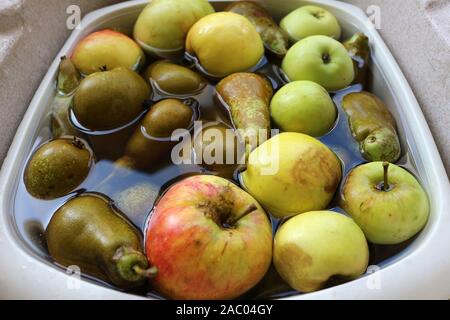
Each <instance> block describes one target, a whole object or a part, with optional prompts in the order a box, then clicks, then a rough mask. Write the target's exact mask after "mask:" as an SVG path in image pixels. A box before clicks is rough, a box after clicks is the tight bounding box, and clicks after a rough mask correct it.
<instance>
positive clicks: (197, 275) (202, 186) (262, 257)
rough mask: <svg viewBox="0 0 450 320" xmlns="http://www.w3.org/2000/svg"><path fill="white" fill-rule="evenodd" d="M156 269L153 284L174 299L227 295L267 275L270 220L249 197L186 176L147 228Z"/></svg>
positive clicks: (220, 183) (227, 185) (214, 181)
mask: <svg viewBox="0 0 450 320" xmlns="http://www.w3.org/2000/svg"><path fill="white" fill-rule="evenodd" d="M146 251H147V257H148V260H149V262H150V263H151V265H153V266H156V267H157V268H158V275H157V276H156V277H155V278H154V279H152V283H153V285H154V288H155V289H156V290H158V291H159V292H160V293H161V294H163V295H164V296H166V297H169V298H173V299H232V298H236V297H238V296H240V295H241V294H243V293H244V292H246V291H247V290H249V289H250V288H251V287H253V286H254V285H255V284H256V283H258V282H259V281H260V280H261V278H262V277H263V276H264V274H265V273H266V271H267V269H268V268H269V266H270V263H271V260H272V228H271V224H270V221H269V219H268V217H267V215H266V213H265V212H264V210H263V209H262V208H261V206H260V205H259V204H258V203H257V202H256V200H255V199H254V198H252V196H250V195H249V194H248V193H246V192H245V191H243V190H242V189H240V188H239V187H238V186H236V185H235V184H233V183H232V182H230V181H228V180H226V179H223V178H220V177H216V176H212V175H197V176H193V177H189V178H186V179H184V180H182V181H180V182H178V183H176V184H175V185H173V186H172V187H170V188H169V190H168V191H167V192H166V193H165V194H164V196H163V197H162V198H161V199H160V200H159V202H158V203H157V205H156V207H155V208H154V211H153V214H152V216H151V218H150V221H149V224H148V228H147V232H146Z"/></svg>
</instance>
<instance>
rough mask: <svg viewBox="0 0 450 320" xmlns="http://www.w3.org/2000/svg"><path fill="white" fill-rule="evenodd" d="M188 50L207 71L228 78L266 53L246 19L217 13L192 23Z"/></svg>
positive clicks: (225, 13)
mask: <svg viewBox="0 0 450 320" xmlns="http://www.w3.org/2000/svg"><path fill="white" fill-rule="evenodd" d="M186 51H187V52H188V53H190V54H191V55H193V56H196V57H197V59H198V60H199V62H200V64H201V65H202V67H203V68H204V69H205V71H207V72H208V73H210V74H212V75H214V76H217V77H225V76H227V75H230V74H232V73H235V72H240V71H246V70H249V69H251V68H252V67H254V66H255V65H256V64H258V62H259V61H260V60H261V58H262V57H263V55H264V45H263V42H262V40H261V36H260V35H259V33H258V32H257V31H256V28H255V27H254V26H253V25H252V24H251V23H250V21H249V20H248V19H247V18H245V17H243V16H241V15H239V14H236V13H232V12H218V13H213V14H210V15H208V16H206V17H204V18H202V19H200V20H199V21H198V22H197V23H196V24H194V25H193V26H192V28H191V30H189V33H188V35H187V38H186Z"/></svg>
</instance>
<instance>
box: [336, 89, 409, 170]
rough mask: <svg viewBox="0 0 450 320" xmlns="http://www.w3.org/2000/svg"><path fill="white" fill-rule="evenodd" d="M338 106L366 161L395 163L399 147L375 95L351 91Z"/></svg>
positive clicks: (392, 123)
mask: <svg viewBox="0 0 450 320" xmlns="http://www.w3.org/2000/svg"><path fill="white" fill-rule="evenodd" d="M342 107H343V109H344V111H345V112H346V113H347V115H348V117H349V118H348V121H349V123H350V128H351V130H352V134H353V136H354V138H355V139H356V141H358V143H359V146H360V150H361V153H362V155H363V156H364V157H365V158H366V159H367V160H369V161H389V162H395V161H397V160H398V158H399V157H400V153H401V147H400V141H399V139H398V136H397V132H396V124H395V119H394V117H393V116H392V115H391V113H390V112H389V110H388V109H387V107H386V105H385V104H384V103H383V102H382V101H381V100H380V99H379V98H378V97H377V96H375V95H373V94H371V93H369V92H365V91H363V92H353V93H350V94H348V95H346V96H345V97H344V99H343V101H342Z"/></svg>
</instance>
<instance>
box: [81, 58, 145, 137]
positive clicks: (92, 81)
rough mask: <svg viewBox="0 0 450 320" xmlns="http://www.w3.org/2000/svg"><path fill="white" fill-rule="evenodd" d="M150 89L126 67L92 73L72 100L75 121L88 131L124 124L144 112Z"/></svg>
mask: <svg viewBox="0 0 450 320" xmlns="http://www.w3.org/2000/svg"><path fill="white" fill-rule="evenodd" d="M149 96H150V86H149V85H148V84H147V83H146V82H145V80H144V79H143V78H142V77H140V76H139V75H138V74H137V73H135V72H133V71H131V70H129V69H127V68H123V67H120V68H116V69H113V70H111V71H101V72H96V73H93V74H91V75H89V76H87V77H86V78H84V79H83V80H82V81H81V84H80V86H79V87H78V90H77V92H76V93H75V97H74V105H73V111H74V114H75V117H76V119H77V121H78V122H79V123H80V124H81V125H82V126H83V127H85V128H86V129H89V130H110V129H116V128H119V127H121V126H124V125H126V124H127V123H129V122H131V121H132V120H134V119H136V117H138V116H139V115H140V114H141V113H142V112H143V111H144V101H145V100H146V99H148V98H149Z"/></svg>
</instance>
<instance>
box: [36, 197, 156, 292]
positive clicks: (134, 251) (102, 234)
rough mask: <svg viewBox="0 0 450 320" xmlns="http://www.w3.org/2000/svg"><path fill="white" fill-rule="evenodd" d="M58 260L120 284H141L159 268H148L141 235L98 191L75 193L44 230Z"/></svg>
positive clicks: (52, 252) (114, 283)
mask: <svg viewBox="0 0 450 320" xmlns="http://www.w3.org/2000/svg"><path fill="white" fill-rule="evenodd" d="M45 237H46V239H47V246H48V250H49V253H50V256H51V257H52V259H53V260H55V262H57V263H59V264H60V265H63V266H65V267H68V266H72V265H76V266H78V267H80V269H81V272H83V273H85V274H89V275H91V276H95V277H97V278H99V279H102V280H104V281H107V282H109V283H111V284H113V285H115V286H117V287H119V288H124V289H126V288H130V287H134V286H138V285H142V284H143V282H144V280H145V279H146V278H147V277H148V276H153V275H154V274H155V273H156V269H154V268H151V269H147V268H148V262H147V259H146V257H145V255H144V254H143V253H142V249H141V237H140V235H139V231H138V230H136V229H135V228H134V227H133V226H132V225H131V224H130V223H129V222H128V221H126V220H125V219H124V218H123V217H121V216H120V215H119V213H118V212H116V211H115V210H114V209H113V208H112V207H111V205H110V204H109V202H108V200H107V199H105V198H104V197H103V196H101V195H99V194H82V195H80V196H76V197H74V198H72V199H71V200H69V201H68V202H67V203H65V204H64V205H63V206H62V207H60V208H59V209H58V210H57V211H56V212H55V214H54V215H53V217H52V219H51V220H50V223H49V224H48V226H47V229H46V230H45Z"/></svg>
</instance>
